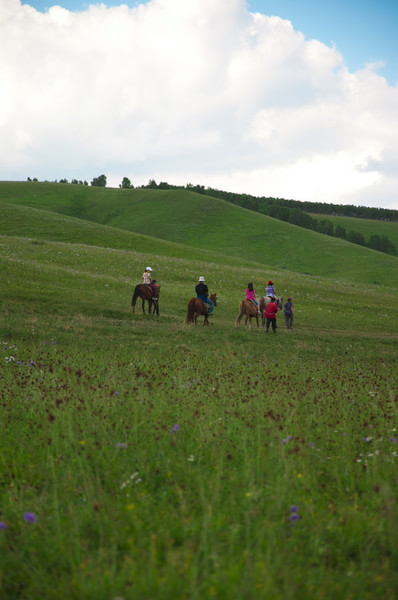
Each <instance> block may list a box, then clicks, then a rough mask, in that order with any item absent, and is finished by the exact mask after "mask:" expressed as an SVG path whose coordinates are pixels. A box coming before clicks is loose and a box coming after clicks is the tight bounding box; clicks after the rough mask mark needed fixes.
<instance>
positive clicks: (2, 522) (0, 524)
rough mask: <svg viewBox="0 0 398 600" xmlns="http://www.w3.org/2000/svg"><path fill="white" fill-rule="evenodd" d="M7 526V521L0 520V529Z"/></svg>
mask: <svg viewBox="0 0 398 600" xmlns="http://www.w3.org/2000/svg"><path fill="white" fill-rule="evenodd" d="M7 527H8V525H7V523H4V521H0V529H7Z"/></svg>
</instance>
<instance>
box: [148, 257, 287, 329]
mask: <svg viewBox="0 0 398 600" xmlns="http://www.w3.org/2000/svg"><path fill="white" fill-rule="evenodd" d="M151 273H152V269H151V267H147V268H146V269H145V271H144V273H143V275H142V280H143V282H144V284H145V285H147V286H149V287H150V288H151V290H152V294H153V297H154V298H157V297H159V286H158V284H157V281H156V279H152V275H151ZM195 292H196V297H197V298H199V299H200V300H202V301H203V302H204V303H205V304H208V306H209V311H208V315H211V314H212V313H213V309H214V304H213V302H212V301H211V300H210V298H209V288H208V287H207V285H206V282H205V278H204V277H203V276H201V277H199V280H198V283H197V284H196V287H195ZM245 293H246V298H245V300H248V301H250V302H253V303H254V304H255V306H256V308H257V311H258V314H261V313H260V303H259V301H258V300H257V299H256V291H255V289H254V287H253V284H252V283H249V284H248V286H247V288H246V290H245ZM265 295H266V296H267V297H268V299H269V300H268V302H267V303H266V305H265V312H264V318H265V319H266V324H267V329H266V330H267V331H268V328H269V326H270V325H271V326H272V330H273V331H274V332H275V331H276V313H277V312H278V310H279V309H278V305H277V302H276V298H277V295H276V292H275V288H274V284H273V282H272V281H271V280H269V281H268V284H267V287H266V290H265ZM283 310H284V314H285V323H286V327H287V329H291V328H292V326H293V314H294V310H293V304H292V299H291V298H290V297H289V298H288V299H287V302H286V303H285V305H284V307H283Z"/></svg>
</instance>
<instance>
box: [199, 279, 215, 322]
mask: <svg viewBox="0 0 398 600" xmlns="http://www.w3.org/2000/svg"><path fill="white" fill-rule="evenodd" d="M195 292H196V297H197V298H199V299H200V300H202V302H204V303H205V304H208V305H209V312H208V314H209V315H211V313H212V312H213V308H214V304H213V302H212V301H211V300H210V298H209V288H208V287H207V285H206V284H205V278H204V277H199V282H198V283H197V285H196V287H195Z"/></svg>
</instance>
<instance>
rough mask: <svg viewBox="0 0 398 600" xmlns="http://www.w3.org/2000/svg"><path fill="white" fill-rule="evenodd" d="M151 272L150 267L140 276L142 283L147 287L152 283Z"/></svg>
mask: <svg viewBox="0 0 398 600" xmlns="http://www.w3.org/2000/svg"><path fill="white" fill-rule="evenodd" d="M151 272H152V269H151V267H147V268H146V269H145V271H144V273H143V275H142V279H143V281H144V283H146V284H147V285H150V284H151V282H152V277H151Z"/></svg>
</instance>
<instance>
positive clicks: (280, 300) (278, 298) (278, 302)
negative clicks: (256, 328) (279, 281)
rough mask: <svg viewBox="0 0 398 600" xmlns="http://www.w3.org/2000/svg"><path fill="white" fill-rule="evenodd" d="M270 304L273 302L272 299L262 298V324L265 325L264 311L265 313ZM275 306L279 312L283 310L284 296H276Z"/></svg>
mask: <svg viewBox="0 0 398 600" xmlns="http://www.w3.org/2000/svg"><path fill="white" fill-rule="evenodd" d="M268 302H271V298H270V297H269V296H263V297H262V298H260V311H261V322H262V324H263V325H264V323H265V317H264V311H265V307H266V306H267V304H268ZM275 304H276V305H277V307H278V308H279V310H282V308H283V296H275Z"/></svg>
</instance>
